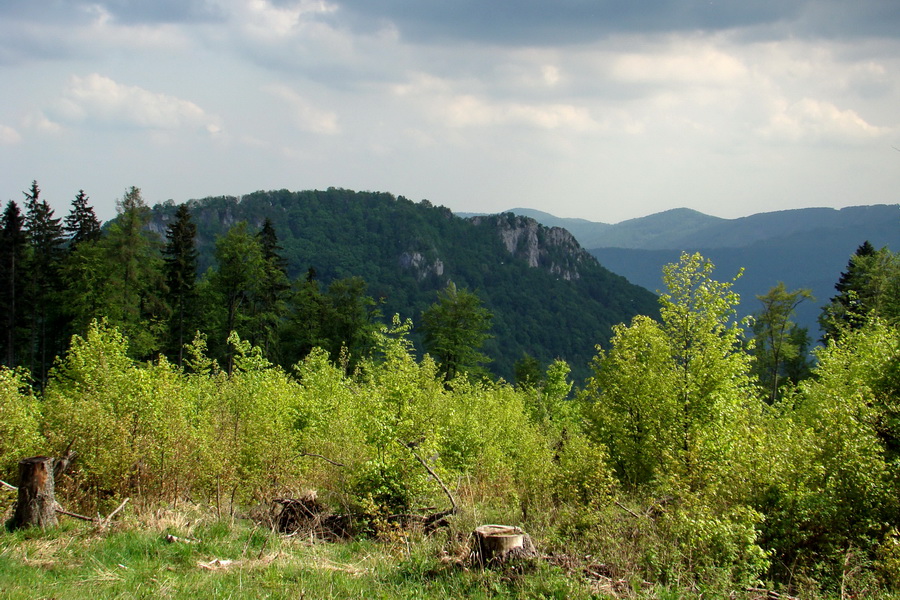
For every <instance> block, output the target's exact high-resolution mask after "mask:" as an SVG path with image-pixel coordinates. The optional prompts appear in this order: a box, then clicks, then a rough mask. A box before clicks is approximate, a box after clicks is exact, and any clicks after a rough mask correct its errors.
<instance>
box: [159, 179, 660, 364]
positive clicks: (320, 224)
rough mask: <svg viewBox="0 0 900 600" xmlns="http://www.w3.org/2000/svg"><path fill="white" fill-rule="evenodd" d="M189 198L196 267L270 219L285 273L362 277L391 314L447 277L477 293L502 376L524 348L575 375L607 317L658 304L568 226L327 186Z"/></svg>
mask: <svg viewBox="0 0 900 600" xmlns="http://www.w3.org/2000/svg"><path fill="white" fill-rule="evenodd" d="M187 205H188V207H189V209H190V212H191V215H192V217H193V220H194V222H195V223H196V224H197V248H198V250H199V255H200V258H199V270H200V272H201V273H202V272H204V271H205V270H206V269H207V268H208V267H209V266H212V265H213V263H214V245H215V242H216V240H217V239H219V238H220V237H221V236H224V235H225V233H226V232H227V231H228V229H229V228H230V227H232V226H234V225H235V224H237V223H239V222H241V221H246V222H247V223H248V224H249V225H250V226H251V227H252V228H259V227H261V226H262V223H263V222H264V221H265V220H266V219H269V220H270V221H271V222H272V224H273V226H274V228H275V231H276V232H277V235H278V240H279V244H280V246H281V247H282V252H281V254H282V256H283V258H284V259H285V260H286V265H287V272H288V276H289V278H290V279H292V280H296V279H297V278H301V277H304V276H306V274H307V273H308V272H310V269H313V270H314V272H315V273H316V276H317V277H318V278H319V279H320V280H321V281H322V282H323V283H326V284H327V283H328V282H331V281H334V280H336V279H339V278H346V277H354V276H357V277H362V278H363V279H364V280H365V282H366V283H367V286H368V287H367V293H368V294H369V295H371V296H372V297H373V298H375V299H376V300H377V301H378V302H379V303H380V310H381V313H382V314H383V315H384V316H385V319H386V320H388V321H389V320H390V317H391V316H392V315H393V314H399V315H400V316H401V318H404V319H405V318H411V319H412V320H413V322H414V324H415V323H417V322H418V321H419V320H420V317H421V315H422V312H423V311H424V310H425V309H426V308H427V307H428V306H429V305H430V304H431V303H433V302H434V300H435V297H436V294H437V291H438V290H440V289H442V288H444V287H445V286H446V285H447V283H448V282H449V281H452V282H454V283H455V284H456V285H457V286H460V287H462V288H468V289H470V290H472V291H474V292H476V293H477V294H478V296H479V297H480V298H481V299H482V300H483V301H484V304H485V306H486V307H487V308H488V309H489V310H490V311H491V312H492V313H493V321H492V323H493V326H492V329H491V331H490V333H491V335H492V336H493V337H492V338H491V339H490V340H488V342H487V343H486V344H485V348H484V350H485V353H486V354H487V355H488V356H490V357H491V359H492V360H493V363H492V364H491V365H490V368H491V370H492V371H494V372H495V373H497V374H499V375H501V376H503V377H506V378H511V377H512V370H513V369H512V367H513V364H514V363H515V362H516V361H517V360H518V359H520V358H522V356H523V355H525V354H528V355H531V356H533V357H535V358H537V359H538V360H540V361H541V362H542V363H545V364H546V363H548V362H549V361H551V360H553V359H554V358H563V359H565V360H567V361H568V362H569V363H570V364H571V365H572V368H573V374H574V375H575V376H576V377H579V376H583V375H584V374H586V372H587V366H588V362H589V361H590V358H591V356H593V354H594V348H595V346H596V345H597V344H601V343H605V342H607V341H608V339H609V337H610V334H611V327H612V326H613V325H615V324H617V323H621V322H627V321H629V320H630V319H631V317H632V316H634V315H635V314H657V312H658V306H657V302H656V297H655V296H654V295H653V294H652V293H650V292H648V291H647V290H645V289H643V288H640V287H639V286H636V285H633V284H631V283H629V282H628V281H627V280H626V279H625V278H623V277H621V276H619V275H615V274H613V273H612V272H610V271H609V270H607V269H605V268H604V267H602V266H601V265H600V264H599V263H598V262H597V260H596V259H595V258H594V257H592V256H591V255H590V254H589V253H588V252H586V251H585V250H584V249H583V248H581V246H580V245H579V244H578V242H577V241H576V240H575V238H574V237H573V236H572V235H571V234H569V233H568V232H566V231H564V230H562V229H559V228H548V227H545V226H543V225H540V224H539V223H537V222H536V221H534V220H533V219H530V218H525V217H519V216H515V215H512V214H509V213H507V214H502V215H493V216H490V217H478V218H473V219H463V218H460V217H457V216H455V215H454V214H453V213H452V212H451V211H450V210H449V209H447V208H445V207H440V206H434V205H432V204H431V203H430V202H428V201H427V200H423V201H421V202H418V203H414V202H412V201H410V200H408V199H406V198H404V197H402V196H400V197H394V196H393V195H391V194H387V193H373V192H355V191H350V190H344V189H335V188H329V189H328V190H325V191H319V190H308V191H301V192H291V191H288V190H279V191H259V192H255V193H252V194H247V195H244V196H242V197H240V198H237V197H215V198H205V199H201V200H192V201H190V202H188V203H187ZM176 208H177V207H176V205H175V204H174V203H166V204H158V205H156V206H154V207H153V209H152V216H151V219H150V225H149V227H150V228H151V229H152V230H153V231H155V232H157V233H159V234H160V235H164V234H165V231H166V228H167V227H168V225H169V224H170V223H171V222H172V220H173V219H174V218H175V211H176Z"/></svg>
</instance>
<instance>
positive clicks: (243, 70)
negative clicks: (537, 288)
mask: <svg viewBox="0 0 900 600" xmlns="http://www.w3.org/2000/svg"><path fill="white" fill-rule="evenodd" d="M898 148H900V5H898V2H897V0H853V1H852V2H850V1H848V0H752V1H751V0H552V1H550V0H333V1H332V0H299V1H298V0H94V1H82V0H40V1H36V0H2V1H0V201H2V202H3V203H4V204H5V203H6V202H7V201H9V200H15V201H17V202H21V201H22V199H23V198H24V196H23V191H24V190H26V189H28V188H29V186H30V184H31V181H32V180H37V182H38V184H39V186H40V187H41V189H42V190H43V195H42V197H43V198H45V199H47V200H48V201H49V202H50V203H51V205H52V206H53V207H54V208H55V210H56V212H57V216H63V215H65V214H66V213H67V212H68V210H69V207H70V204H71V200H72V199H73V198H74V197H75V195H76V194H77V193H78V190H80V189H83V190H84V191H85V192H86V193H87V195H88V196H90V199H91V203H92V205H93V206H94V207H95V209H96V211H97V213H98V216H100V217H101V219H104V220H105V219H109V218H112V217H113V216H114V215H115V202H116V200H117V199H121V198H122V196H123V195H124V193H125V191H126V190H127V189H128V188H130V187H131V186H137V187H139V188H141V190H142V192H143V197H144V199H145V200H146V202H147V203H148V204H150V205H153V204H156V203H158V202H164V201H166V200H170V199H171V200H174V201H175V202H176V203H180V202H184V201H186V200H189V199H195V198H203V197H207V196H220V195H233V196H240V195H242V194H246V193H250V192H253V191H257V190H272V189H283V188H286V189H290V190H307V189H325V188H327V187H331V186H333V187H342V188H348V189H354V190H369V191H382V192H390V193H392V194H395V195H397V196H400V195H402V196H405V197H407V198H409V199H411V200H414V201H419V200H422V199H427V200H429V201H431V202H432V203H433V204H439V205H444V206H447V207H449V208H450V209H452V210H454V211H457V212H499V211H502V210H506V209H510V208H517V207H522V208H533V209H538V210H542V211H546V212H548V213H551V214H554V215H556V216H559V217H579V218H583V219H588V220H591V221H599V222H606V223H616V222H620V221H622V220H626V219H630V218H636V217H641V216H645V215H649V214H653V213H656V212H660V211H664V210H668V209H672V208H679V207H688V208H692V209H695V210H699V211H701V212H704V213H706V214H710V215H715V216H719V217H725V218H736V217H740V216H745V215H749V214H754V213H759V212H768V211H775V210H782V209H791V208H803V207H812V206H829V207H836V208H837V207H844V206H853V205H863V204H896V203H898V202H900V150H898Z"/></svg>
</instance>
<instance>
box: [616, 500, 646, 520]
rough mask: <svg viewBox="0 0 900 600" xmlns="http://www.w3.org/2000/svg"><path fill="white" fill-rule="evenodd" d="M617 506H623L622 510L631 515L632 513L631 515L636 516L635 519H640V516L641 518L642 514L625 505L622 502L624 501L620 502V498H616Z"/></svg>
mask: <svg viewBox="0 0 900 600" xmlns="http://www.w3.org/2000/svg"><path fill="white" fill-rule="evenodd" d="M616 506H618V507H619V508H621V509H622V510H624V511H625V512H627V513H628V514H629V515H631V516H632V517H634V518H635V519H640V518H641V516H640V515H638V514H637V513H636V512H634V511H633V510H631V509H630V508H628V507H627V506H625V505H624V504H622V503H621V502H619V501H618V500H616Z"/></svg>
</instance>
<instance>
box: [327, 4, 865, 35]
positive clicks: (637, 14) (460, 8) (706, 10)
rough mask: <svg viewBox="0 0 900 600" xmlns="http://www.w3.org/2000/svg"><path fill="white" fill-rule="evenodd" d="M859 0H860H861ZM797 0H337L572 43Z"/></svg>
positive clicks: (419, 19)
mask: <svg viewBox="0 0 900 600" xmlns="http://www.w3.org/2000/svg"><path fill="white" fill-rule="evenodd" d="M864 1H865V0H864ZM802 4H803V1H802V0H756V1H754V2H737V1H729V0H712V1H710V0H649V1H645V2H614V1H599V0H556V1H555V2H546V1H545V0H491V1H490V2H484V1H483V0H455V1H454V2H447V1H446V0H342V1H341V2H340V5H341V7H342V8H343V9H345V10H347V11H348V12H350V13H351V14H355V15H358V17H359V21H360V22H362V23H364V22H366V21H368V22H371V21H373V20H375V21H377V20H379V19H381V20H390V21H392V22H394V23H396V24H397V26H398V28H399V29H400V31H401V33H402V35H403V36H404V37H405V38H407V39H411V40H414V41H416V42H422V43H431V42H435V41H437V42H442V41H446V40H448V39H467V40H481V41H488V42H489V43H492V44H495V43H500V44H525V45H545V44H557V45H570V44H580V43H585V42H590V41H596V40H599V39H602V38H604V37H605V36H607V35H609V34H610V33H614V32H617V33H621V32H648V33H649V32H675V31H694V30H707V31H712V30H722V29H730V28H736V27H746V26H754V25H759V24H770V23H775V22H778V21H780V20H782V19H784V18H786V17H790V16H793V15H794V14H796V12H797V10H798V8H799V7H800V6H801V5H802Z"/></svg>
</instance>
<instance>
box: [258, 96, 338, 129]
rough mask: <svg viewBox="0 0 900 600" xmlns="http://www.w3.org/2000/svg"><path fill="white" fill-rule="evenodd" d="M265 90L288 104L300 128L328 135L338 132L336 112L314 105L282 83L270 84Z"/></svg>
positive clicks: (292, 116)
mask: <svg viewBox="0 0 900 600" xmlns="http://www.w3.org/2000/svg"><path fill="white" fill-rule="evenodd" d="M266 91H268V92H269V93H270V94H272V95H274V96H276V97H278V98H281V99H282V100H284V101H285V102H286V103H287V104H288V105H289V107H290V110H291V118H292V119H293V121H294V123H295V124H296V125H297V127H299V128H300V129H301V130H303V131H308V132H310V133H321V134H328V135H332V134H336V133H339V132H340V130H341V128H340V124H339V123H338V115H337V113H334V112H332V111H329V110H323V109H320V108H317V107H315V106H314V105H313V104H311V103H310V102H309V101H308V100H307V99H306V98H304V97H303V96H301V95H300V94H298V93H297V92H295V91H294V90H292V89H290V88H289V87H287V86H284V85H271V86H269V87H268V88H266Z"/></svg>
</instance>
